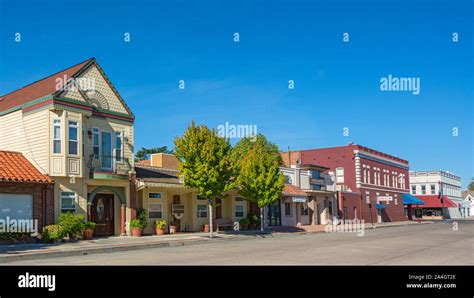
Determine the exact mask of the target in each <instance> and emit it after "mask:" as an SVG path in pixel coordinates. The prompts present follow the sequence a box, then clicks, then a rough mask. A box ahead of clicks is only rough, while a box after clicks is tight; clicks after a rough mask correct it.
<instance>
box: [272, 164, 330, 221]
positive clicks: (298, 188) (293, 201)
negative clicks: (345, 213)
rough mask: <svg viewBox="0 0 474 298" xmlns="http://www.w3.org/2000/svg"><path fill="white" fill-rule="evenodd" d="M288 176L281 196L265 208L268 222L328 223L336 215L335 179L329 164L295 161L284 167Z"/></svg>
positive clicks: (283, 170) (284, 173) (284, 171)
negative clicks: (324, 165) (330, 174)
mask: <svg viewBox="0 0 474 298" xmlns="http://www.w3.org/2000/svg"><path fill="white" fill-rule="evenodd" d="M280 170H281V172H282V173H283V175H284V176H285V187H284V189H283V194H282V198H281V199H280V200H278V201H277V202H276V203H275V204H274V205H272V206H269V207H267V209H266V216H267V219H266V224H267V226H280V225H281V226H290V227H299V226H307V225H313V226H314V225H325V224H327V223H328V222H329V220H331V221H333V220H334V218H335V217H336V216H337V213H336V212H335V211H336V210H337V207H336V206H337V201H336V196H335V194H336V192H335V188H334V181H333V180H332V179H331V177H330V176H329V175H328V174H326V173H324V171H325V170H327V168H325V167H321V166H316V165H300V164H293V165H289V166H288V167H281V168H280Z"/></svg>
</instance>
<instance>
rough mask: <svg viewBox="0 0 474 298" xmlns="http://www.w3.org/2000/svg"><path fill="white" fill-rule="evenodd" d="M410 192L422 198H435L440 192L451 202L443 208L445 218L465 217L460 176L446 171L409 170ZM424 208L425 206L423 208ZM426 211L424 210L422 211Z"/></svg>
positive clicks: (465, 209)
mask: <svg viewBox="0 0 474 298" xmlns="http://www.w3.org/2000/svg"><path fill="white" fill-rule="evenodd" d="M409 177H410V192H411V194H412V195H414V196H416V197H419V198H420V199H422V200H437V199H438V195H439V194H440V193H442V194H443V196H445V197H447V198H448V199H449V200H450V201H451V202H452V203H454V204H451V203H448V204H449V206H447V207H446V208H445V209H444V216H445V217H447V218H453V219H456V218H464V217H467V212H468V211H467V209H468V208H467V207H466V206H464V204H463V203H464V202H463V198H462V188H461V178H460V177H459V176H457V175H454V174H452V173H449V172H447V171H410V173H409ZM428 206H429V205H428ZM424 209H426V208H424ZM424 212H425V213H426V210H425V211H424Z"/></svg>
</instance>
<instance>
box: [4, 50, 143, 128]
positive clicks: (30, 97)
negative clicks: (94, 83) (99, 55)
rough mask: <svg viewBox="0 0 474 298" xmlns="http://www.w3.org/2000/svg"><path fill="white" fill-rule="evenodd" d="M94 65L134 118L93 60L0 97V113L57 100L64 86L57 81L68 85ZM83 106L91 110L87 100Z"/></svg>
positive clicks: (130, 112)
mask: <svg viewBox="0 0 474 298" xmlns="http://www.w3.org/2000/svg"><path fill="white" fill-rule="evenodd" d="M92 64H94V65H95V66H96V67H97V69H98V70H99V72H100V74H101V75H102V77H103V78H104V80H105V81H106V82H107V84H109V87H110V88H111V90H112V91H113V93H114V94H115V95H116V96H117V98H118V99H119V101H120V102H121V104H122V105H123V107H124V108H125V110H126V111H127V112H128V114H129V115H130V116H131V118H132V119H133V118H134V115H133V112H132V111H131V110H130V108H129V107H128V105H127V104H126V103H125V101H124V100H123V98H122V97H121V96H120V94H119V93H118V91H117V90H116V88H115V87H114V86H113V84H112V82H110V80H109V79H108V77H107V76H106V75H105V73H104V71H103V70H102V68H101V67H100V65H99V64H98V63H97V61H96V59H95V58H90V59H87V60H86V61H84V62H81V63H79V64H76V65H74V66H72V67H69V68H67V69H64V70H62V71H60V72H57V73H55V74H53V75H50V76H48V77H46V78H43V79H41V80H39V81H36V82H34V83H31V84H29V85H27V86H25V87H22V88H20V89H18V90H15V91H13V92H10V93H8V94H5V95H3V96H0V113H1V112H5V111H8V110H10V109H13V108H17V107H21V106H22V105H24V104H26V103H29V102H31V101H34V100H36V99H40V98H45V97H47V96H52V97H54V98H59V97H60V95H61V93H64V90H60V89H61V87H64V86H57V84H58V83H57V79H58V78H61V82H62V83H68V82H67V80H68V79H71V78H75V77H77V76H80V75H81V74H82V73H83V72H84V71H85V70H87V69H89V66H91V65H92ZM64 77H66V82H64ZM85 100H86V103H85V105H86V106H90V107H91V108H92V103H90V102H89V101H88V100H87V99H85Z"/></svg>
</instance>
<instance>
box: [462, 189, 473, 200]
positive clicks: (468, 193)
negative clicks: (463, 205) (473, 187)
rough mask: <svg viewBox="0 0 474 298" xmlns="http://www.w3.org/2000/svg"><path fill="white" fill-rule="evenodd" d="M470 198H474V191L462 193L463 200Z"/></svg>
mask: <svg viewBox="0 0 474 298" xmlns="http://www.w3.org/2000/svg"><path fill="white" fill-rule="evenodd" d="M468 196H471V197H472V198H474V191H468V190H466V191H463V192H462V198H463V199H467V197H468Z"/></svg>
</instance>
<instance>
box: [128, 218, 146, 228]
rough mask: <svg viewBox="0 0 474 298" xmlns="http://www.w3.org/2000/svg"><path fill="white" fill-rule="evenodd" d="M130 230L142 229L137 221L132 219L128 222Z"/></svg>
mask: <svg viewBox="0 0 474 298" xmlns="http://www.w3.org/2000/svg"><path fill="white" fill-rule="evenodd" d="M130 228H143V226H142V223H141V222H140V220H138V219H133V220H132V221H131V222H130Z"/></svg>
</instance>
